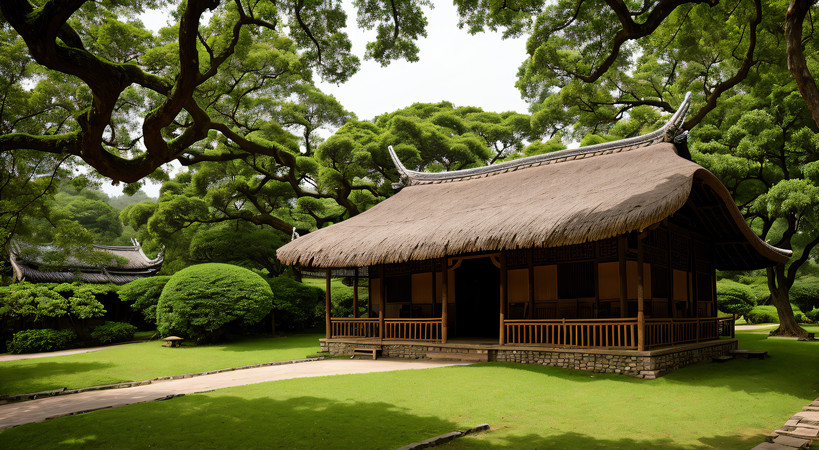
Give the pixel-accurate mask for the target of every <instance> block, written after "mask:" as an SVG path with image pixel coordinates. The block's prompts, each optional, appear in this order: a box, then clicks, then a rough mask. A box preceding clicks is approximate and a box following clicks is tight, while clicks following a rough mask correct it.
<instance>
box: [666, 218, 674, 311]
mask: <svg viewBox="0 0 819 450" xmlns="http://www.w3.org/2000/svg"><path fill="white" fill-rule="evenodd" d="M666 231H667V233H666V235H665V237H666V246H667V247H668V248H667V249H666V257H667V260H668V270H667V272H668V273H667V274H666V276H667V277H668V278H667V279H668V314H667V316H668V317H674V313H675V312H676V308H675V306H676V303H674V261H673V259H672V254H671V233H672V232H673V231H672V230H671V229H666Z"/></svg>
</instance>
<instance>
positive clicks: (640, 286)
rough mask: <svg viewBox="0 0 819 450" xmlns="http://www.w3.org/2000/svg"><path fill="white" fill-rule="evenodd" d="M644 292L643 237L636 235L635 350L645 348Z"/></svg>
mask: <svg viewBox="0 0 819 450" xmlns="http://www.w3.org/2000/svg"><path fill="white" fill-rule="evenodd" d="M644 297H645V292H644V282H643V237H642V236H638V237H637V350H639V351H643V350H645V349H646V318H645V314H644V312H643V311H644V310H643V307H644V304H645V301H644V300H645V298H644Z"/></svg>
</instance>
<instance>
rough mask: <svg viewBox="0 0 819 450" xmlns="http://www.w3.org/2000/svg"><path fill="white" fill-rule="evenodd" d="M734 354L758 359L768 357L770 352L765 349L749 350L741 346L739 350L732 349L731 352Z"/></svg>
mask: <svg viewBox="0 0 819 450" xmlns="http://www.w3.org/2000/svg"><path fill="white" fill-rule="evenodd" d="M730 353H731V354H732V355H734V356H736V357H739V358H745V359H749V358H758V359H765V358H767V357H768V352H767V351H765V350H748V349H744V348H740V349H737V350H731V352H730Z"/></svg>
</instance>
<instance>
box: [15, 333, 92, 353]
mask: <svg viewBox="0 0 819 450" xmlns="http://www.w3.org/2000/svg"><path fill="white" fill-rule="evenodd" d="M74 339H77V334H76V333H74V332H73V331H71V330H59V331H58V330H52V329H49V328H45V329H38V330H23V331H18V332H17V333H14V337H13V338H12V339H11V340H10V341H9V342H8V343H7V344H6V347H7V348H8V351H9V352H11V353H16V354H20V353H38V352H50V351H54V350H62V349H64V348H67V347H68V346H69V345H71V342H72V341H74Z"/></svg>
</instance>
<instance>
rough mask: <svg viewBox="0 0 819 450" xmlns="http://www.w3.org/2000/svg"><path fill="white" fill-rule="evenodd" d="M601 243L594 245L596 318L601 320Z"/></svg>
mask: <svg viewBox="0 0 819 450" xmlns="http://www.w3.org/2000/svg"><path fill="white" fill-rule="evenodd" d="M599 266H600V241H597V242H595V243H594V275H592V276H593V277H594V314H593V316H594V318H595V319H598V318H600V267H599Z"/></svg>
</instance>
